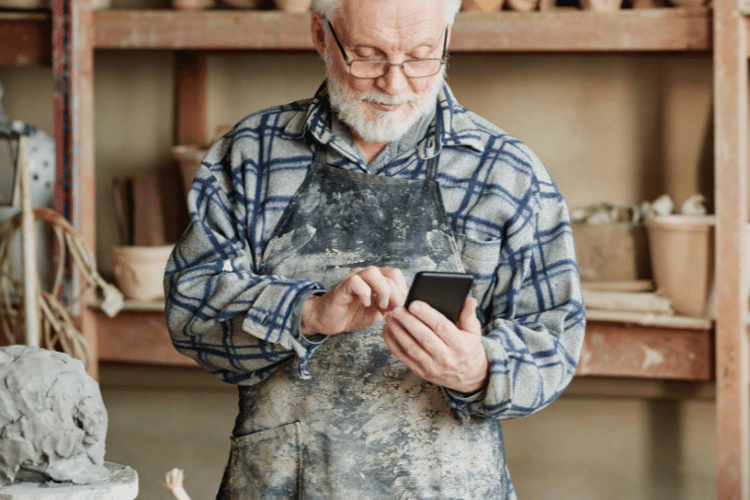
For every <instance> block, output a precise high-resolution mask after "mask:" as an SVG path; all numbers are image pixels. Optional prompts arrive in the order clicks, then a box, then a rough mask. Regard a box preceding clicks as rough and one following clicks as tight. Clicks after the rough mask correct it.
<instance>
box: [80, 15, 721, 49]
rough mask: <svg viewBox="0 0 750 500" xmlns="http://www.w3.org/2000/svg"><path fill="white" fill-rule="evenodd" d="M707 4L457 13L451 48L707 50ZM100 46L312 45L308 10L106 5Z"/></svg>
mask: <svg viewBox="0 0 750 500" xmlns="http://www.w3.org/2000/svg"><path fill="white" fill-rule="evenodd" d="M710 24H711V18H710V14H709V10H708V9H705V8H693V9H681V8H665V9H627V10H619V11H616V12H595V11H580V10H577V9H573V10H570V11H567V10H566V11H555V10H553V11H547V12H507V11H506V12H501V13H483V14H472V13H459V14H458V15H457V17H456V22H455V25H454V28H453V33H452V36H451V44H450V50H451V51H452V52H497V51H519V52H534V51H545V52H547V51H548V52H570V51H626V52H632V51H709V50H710V49H711V35H710V33H711V30H710ZM94 27H95V33H94V45H95V47H97V48H102V49H172V50H180V49H188V50H247V49H254V50H257V49H263V50H312V48H313V47H312V40H311V36H310V15H309V14H286V13H282V12H279V11H252V10H246V11H236V10H213V11H169V10H162V11H155V10H107V11H99V12H95V13H94Z"/></svg>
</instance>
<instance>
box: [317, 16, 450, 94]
mask: <svg viewBox="0 0 750 500" xmlns="http://www.w3.org/2000/svg"><path fill="white" fill-rule="evenodd" d="M326 22H327V23H328V28H330V30H331V34H332V35H333V39H334V40H336V45H338V47H339V50H340V51H341V56H342V57H343V58H344V62H345V63H346V65H347V66H348V67H349V74H350V75H352V76H353V77H354V78H363V79H365V80H374V79H376V78H381V77H383V76H385V75H387V74H388V71H389V70H390V69H391V68H392V67H393V66H401V69H403V68H404V64H405V63H408V62H412V61H440V67H439V68H438V70H437V71H436V72H434V73H432V74H429V75H424V76H409V75H407V74H406V72H404V75H405V76H406V77H407V78H427V77H428V76H435V75H437V74H438V73H440V68H442V67H443V65H444V64H445V58H446V57H447V55H448V26H446V27H445V35H444V36H443V55H442V57H440V58H437V57H428V58H424V59H410V60H408V61H404V62H402V63H399V64H394V63H390V62H388V61H382V60H380V59H354V60H352V61H350V60H349V57H348V56H347V55H346V50H344V45H343V44H342V43H341V40H339V37H338V35H337V34H336V30H334V29H333V24H331V21H330V20H328V19H326ZM355 62H378V63H384V64H385V70H384V71H383V74H382V75H380V76H357V75H353V74H352V64H353V63H355Z"/></svg>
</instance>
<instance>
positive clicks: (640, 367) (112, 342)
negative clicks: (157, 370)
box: [97, 302, 713, 380]
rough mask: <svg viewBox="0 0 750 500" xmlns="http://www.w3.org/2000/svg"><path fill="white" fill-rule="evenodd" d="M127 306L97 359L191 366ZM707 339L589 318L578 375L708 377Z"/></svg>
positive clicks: (703, 331)
mask: <svg viewBox="0 0 750 500" xmlns="http://www.w3.org/2000/svg"><path fill="white" fill-rule="evenodd" d="M126 307H128V309H127V310H124V311H123V312H121V313H120V314H118V315H117V316H115V317H114V318H108V317H107V316H105V315H104V314H102V313H101V312H99V313H98V314H97V329H98V332H99V359H100V360H101V361H108V362H110V361H111V362H125V363H145V364H163V365H178V366H195V365H196V363H195V362H193V361H192V360H190V359H188V358H187V357H185V356H183V355H181V354H179V353H178V352H177V351H176V350H175V349H174V347H173V346H172V342H171V340H170V338H169V334H168V333H167V324H166V320H165V317H164V310H163V304H162V303H159V302H153V303H138V302H128V303H126ZM701 324H703V325H704V326H705V324H704V323H701ZM712 339H713V337H712V332H711V328H710V327H708V328H699V327H698V323H697V322H693V323H688V324H687V326H677V325H675V324H669V325H668V326H666V327H665V326H654V325H638V324H634V323H630V322H622V321H607V320H597V321H592V320H590V319H589V321H588V326H587V328H586V338H585V340H584V348H583V354H582V355H581V363H580V366H579V369H578V374H579V375H586V376H615V377H642V378H654V379H667V380H711V379H712V377H713V371H712V365H713V344H712V343H713V340H712Z"/></svg>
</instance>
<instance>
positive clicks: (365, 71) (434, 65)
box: [328, 21, 448, 78]
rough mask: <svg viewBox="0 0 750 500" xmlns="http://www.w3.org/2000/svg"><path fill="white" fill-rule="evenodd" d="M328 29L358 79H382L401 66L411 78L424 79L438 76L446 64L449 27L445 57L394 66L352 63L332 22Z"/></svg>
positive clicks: (363, 60)
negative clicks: (390, 70) (389, 71)
mask: <svg viewBox="0 0 750 500" xmlns="http://www.w3.org/2000/svg"><path fill="white" fill-rule="evenodd" d="M328 27H329V28H331V33H332V34H333V39H334V40H336V45H338V46H339V50H340V51H341V56H342V57H343V58H344V62H345V63H346V64H347V66H349V73H350V74H351V75H352V76H354V77H356V78H380V77H381V76H383V75H385V74H386V73H388V70H389V69H391V66H401V68H402V69H403V70H404V74H405V75H406V76H408V77H409V78H424V77H427V76H432V75H437V74H438V73H439V72H440V68H442V67H443V64H445V56H446V54H447V49H448V28H447V27H446V28H445V35H444V37H443V56H442V57H441V58H440V59H434V58H433V59H410V60H408V61H404V62H402V63H401V64H392V63H389V62H388V61H377V60H370V59H355V60H353V61H350V60H349V58H348V57H347V55H346V51H345V50H344V46H343V45H342V44H341V41H340V40H339V37H338V36H337V35H336V31H335V30H334V29H333V25H332V24H331V21H328Z"/></svg>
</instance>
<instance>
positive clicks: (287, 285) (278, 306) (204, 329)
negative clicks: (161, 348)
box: [165, 124, 322, 385]
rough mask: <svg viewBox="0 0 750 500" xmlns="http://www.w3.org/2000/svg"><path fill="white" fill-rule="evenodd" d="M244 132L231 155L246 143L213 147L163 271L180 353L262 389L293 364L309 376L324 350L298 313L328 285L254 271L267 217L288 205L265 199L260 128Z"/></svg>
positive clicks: (219, 374) (173, 334) (170, 326)
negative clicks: (310, 338) (315, 356)
mask: <svg viewBox="0 0 750 500" xmlns="http://www.w3.org/2000/svg"><path fill="white" fill-rule="evenodd" d="M266 129H268V130H272V127H268V125H267V124H266ZM236 134H237V135H240V134H244V138H243V139H242V141H243V142H242V148H234V151H233V146H232V145H233V144H236V142H238V141H239V140H240V139H238V137H234V138H233V139H229V138H227V139H225V140H222V141H220V142H218V143H217V144H215V145H214V146H213V147H212V148H211V150H209V152H208V154H207V155H206V158H205V159H204V161H203V164H202V166H201V168H200V169H199V171H198V174H197V175H196V178H195V180H194V182H193V184H192V186H191V189H190V193H189V196H188V206H189V208H190V216H191V223H190V225H189V227H188V229H187V230H186V232H185V233H184V234H183V236H182V238H181V239H180V241H179V242H178V243H177V244H176V246H175V249H174V251H173V252H172V256H171V258H170V261H169V263H168V265H167V270H166V273H165V292H166V317H167V325H168V329H169V332H170V335H171V337H172V342H173V344H174V346H175V348H176V349H177V350H178V351H179V352H181V353H183V354H184V355H186V356H188V357H190V358H192V359H194V360H195V361H197V362H198V364H200V365H201V366H203V367H204V368H205V369H206V370H208V371H209V372H211V373H213V374H214V375H216V376H217V377H219V378H220V379H222V380H224V381H226V382H229V383H233V384H241V385H251V384H254V383H257V382H259V381H261V380H263V379H265V378H266V377H268V376H269V375H270V374H271V373H272V372H273V371H274V370H275V369H276V368H277V367H278V366H280V365H281V364H283V363H285V362H287V361H289V360H290V359H293V358H296V359H297V360H298V363H299V373H300V376H301V377H303V378H307V377H309V373H307V370H306V364H307V361H308V360H309V358H310V356H311V355H312V353H313V352H314V350H315V348H316V347H317V346H318V345H319V343H312V342H307V341H305V339H303V338H301V336H300V335H299V306H300V304H301V303H302V302H304V300H306V298H307V297H309V296H310V295H311V294H313V293H314V292H315V291H317V290H320V289H321V288H322V286H321V285H320V284H319V283H316V282H312V281H306V280H291V279H288V278H284V277H281V276H273V275H261V274H258V273H257V272H256V269H257V264H258V260H259V256H260V255H262V245H263V244H264V241H265V238H266V237H267V235H262V234H261V233H262V232H263V227H265V226H266V224H265V222H264V221H262V220H260V219H262V218H263V217H267V214H268V213H269V211H270V212H272V211H273V210H272V208H269V206H270V207H273V206H278V207H283V206H285V205H286V204H287V203H288V199H275V200H269V199H267V198H264V197H263V196H262V195H261V194H258V193H261V192H262V191H263V186H264V182H266V180H265V179H264V173H263V172H262V169H261V167H260V166H258V165H259V164H260V161H256V159H255V157H260V156H261V155H260V153H259V151H260V150H261V148H260V146H258V144H260V142H261V141H260V140H259V138H258V137H255V136H254V135H253V132H252V131H247V130H245V131H242V130H240V131H237V132H236ZM238 150H241V151H242V154H241V156H240V155H239V153H237V151H238ZM282 151H283V148H282ZM275 161H276V162H277V164H280V165H286V164H285V163H284V159H283V158H275ZM290 170H293V169H291V168H290ZM289 175H292V174H289ZM291 184H294V182H291ZM247 186H256V189H255V191H257V192H251V191H250V190H249V189H248V188H247ZM282 198H283V197H282ZM279 210H281V208H279ZM278 215H279V214H277V216H278Z"/></svg>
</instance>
